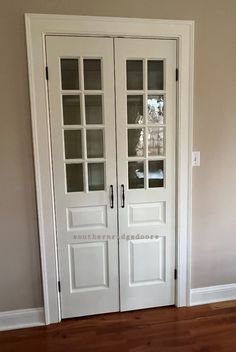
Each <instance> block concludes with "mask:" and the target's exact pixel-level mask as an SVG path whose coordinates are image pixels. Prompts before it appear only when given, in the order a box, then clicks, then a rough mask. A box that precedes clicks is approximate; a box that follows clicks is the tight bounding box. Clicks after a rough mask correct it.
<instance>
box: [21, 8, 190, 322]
mask: <svg viewBox="0 0 236 352" xmlns="http://www.w3.org/2000/svg"><path fill="white" fill-rule="evenodd" d="M25 25H26V40H27V55H28V71H29V84H30V102H31V119H32V133H33V145H34V163H35V178H36V189H37V205H38V222H39V238H40V250H41V266H42V277H43V293H44V309H45V321H46V324H50V323H54V322H58V321H60V319H61V315H60V310H59V296H58V291H57V281H58V273H57V271H58V268H57V256H56V250H55V249H56V244H55V218H54V207H53V187H52V170H51V166H50V165H51V157H50V155H51V148H50V137H49V117H48V101H47V88H46V81H45V65H46V59H45V35H46V34H48V35H49V34H51V35H76V36H78V35H88V36H93V35H96V36H112V37H116V36H124V37H126V36H131V37H143V38H146V37H149V38H150V37H152V38H175V39H176V40H177V46H178V54H177V61H178V66H179V70H180V81H179V85H178V94H177V95H178V129H177V131H178V138H177V140H178V150H179V153H178V159H177V165H178V166H177V168H178V195H177V199H178V201H177V209H178V214H177V224H176V225H177V227H176V229H177V267H178V282H177V291H176V292H177V295H176V297H177V302H176V304H177V305H178V306H183V305H186V304H189V301H190V287H191V271H190V263H191V177H192V176H191V175H192V174H191V172H192V170H191V152H192V116H193V62H194V59H193V52H194V49H193V48H194V45H193V44H194V22H193V21H176V20H174V21H171V20H149V19H148V20H147V19H131V18H112V17H88V16H67V15H65V16H64V15H45V14H26V15H25Z"/></svg>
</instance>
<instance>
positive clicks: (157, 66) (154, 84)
mask: <svg viewBox="0 0 236 352" xmlns="http://www.w3.org/2000/svg"><path fill="white" fill-rule="evenodd" d="M148 89H150V90H155V89H156V90H163V89H164V88H163V61H160V60H149V61H148Z"/></svg>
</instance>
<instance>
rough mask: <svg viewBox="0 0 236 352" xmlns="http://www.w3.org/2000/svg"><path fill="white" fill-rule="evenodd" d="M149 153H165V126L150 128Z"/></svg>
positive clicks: (153, 154) (150, 154)
mask: <svg viewBox="0 0 236 352" xmlns="http://www.w3.org/2000/svg"><path fill="white" fill-rule="evenodd" d="M148 155H149V156H155V155H164V127H149V128H148Z"/></svg>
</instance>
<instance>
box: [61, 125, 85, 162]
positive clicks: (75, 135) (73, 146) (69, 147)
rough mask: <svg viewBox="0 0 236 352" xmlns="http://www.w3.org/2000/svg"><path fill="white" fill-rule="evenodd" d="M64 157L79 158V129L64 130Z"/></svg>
mask: <svg viewBox="0 0 236 352" xmlns="http://www.w3.org/2000/svg"><path fill="white" fill-rule="evenodd" d="M64 141H65V158H66V159H81V158H82V146H81V130H65V131H64Z"/></svg>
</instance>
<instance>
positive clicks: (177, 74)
mask: <svg viewBox="0 0 236 352" xmlns="http://www.w3.org/2000/svg"><path fill="white" fill-rule="evenodd" d="M175 80H176V82H178V80H179V69H178V68H176V69H175Z"/></svg>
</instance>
